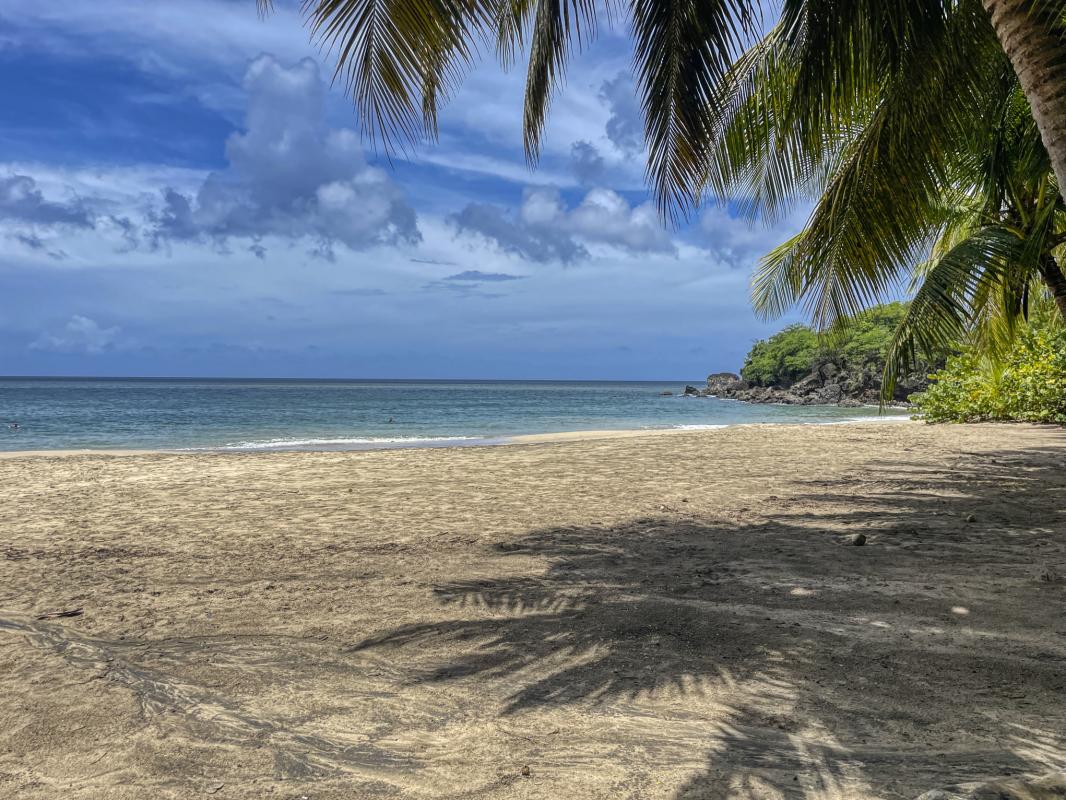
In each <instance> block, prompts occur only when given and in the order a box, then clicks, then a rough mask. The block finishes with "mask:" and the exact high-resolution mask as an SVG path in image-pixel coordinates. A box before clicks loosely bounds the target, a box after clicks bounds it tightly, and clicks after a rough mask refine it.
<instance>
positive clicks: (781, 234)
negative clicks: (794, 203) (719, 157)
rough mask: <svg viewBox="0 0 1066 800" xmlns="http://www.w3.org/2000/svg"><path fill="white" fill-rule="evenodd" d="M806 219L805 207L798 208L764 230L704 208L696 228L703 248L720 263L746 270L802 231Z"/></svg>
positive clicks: (712, 209) (718, 211)
mask: <svg viewBox="0 0 1066 800" xmlns="http://www.w3.org/2000/svg"><path fill="white" fill-rule="evenodd" d="M807 215H808V208H807V207H806V206H803V207H798V208H797V209H796V210H795V211H794V212H793V213H792V214H789V215H788V216H787V217H786V218H785V219H783V220H781V221H780V222H778V223H777V224H775V225H773V226H771V227H768V226H766V225H763V224H761V223H759V222H754V223H753V222H750V221H748V220H747V219H743V218H740V217H735V216H732V215H731V214H729V212H728V211H727V210H726V209H724V208H721V207H718V206H708V207H707V208H706V209H704V211H703V213H702V214H701V215H700V219H699V223H698V228H699V231H700V233H701V235H702V238H703V240H704V241H705V242H706V244H707V246H708V247H709V248H710V249H711V250H713V251H714V252H715V253H716V254H717V255H718V257H719V258H721V259H722V261H724V262H725V263H727V264H729V265H731V266H734V267H748V266H751V265H753V264H754V263H755V262H756V261H757V260H758V259H760V258H761V257H762V256H764V255H766V254H767V253H768V252H770V251H771V250H772V249H773V248H774V247H776V246H777V245H778V244H780V243H781V242H783V241H785V240H786V239H787V238H789V237H790V236H793V235H794V234H796V233H798V232H799V231H800V230H802V228H803V224H804V221H805V220H806V218H807Z"/></svg>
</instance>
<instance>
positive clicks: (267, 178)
mask: <svg viewBox="0 0 1066 800" xmlns="http://www.w3.org/2000/svg"><path fill="white" fill-rule="evenodd" d="M278 6H279V7H278V8H277V10H276V12H275V13H274V14H273V15H272V16H270V17H268V18H266V19H260V18H259V17H258V15H257V14H256V10H255V4H254V1H253V0H182V2H176V3H145V2H143V0H94V2H92V3H78V2H75V1H74V0H55V2H41V0H5V2H4V3H3V5H2V6H0V80H2V82H3V85H4V87H5V109H4V114H3V116H2V117H0V374H3V375H113V376H119V375H122V376H145V377H151V376H203V377H338V378H345V377H349V378H375V377H376V378H499V379H521V378H530V379H552V378H558V379H628V380H661V379H693V380H695V379H698V378H700V377H701V376H704V375H706V374H707V373H709V372H717V371H723V370H730V371H736V370H737V369H738V368H739V367H740V364H741V362H742V360H743V357H744V354H745V353H746V352H747V350H748V348H749V347H750V345H751V343H752V342H753V341H754V340H756V339H757V338H761V337H765V336H766V335H768V334H769V333H772V332H773V331H774V330H777V329H779V328H780V327H782V326H783V325H784V324H787V323H788V322H791V321H795V320H797V319H799V317H798V316H793V317H790V318H787V319H784V320H775V321H770V322H766V321H761V320H759V319H757V318H756V317H755V315H754V314H753V313H752V311H751V307H750V303H749V299H748V292H749V281H750V277H751V272H752V269H753V266H754V265H755V263H756V262H757V260H758V258H759V256H760V255H762V254H763V253H765V252H766V251H768V250H769V249H771V248H772V247H773V246H774V245H776V244H778V243H779V242H781V241H783V240H784V239H785V238H787V237H788V236H789V235H791V234H792V233H794V232H796V231H797V230H798V229H799V227H800V225H801V224H802V216H801V215H799V214H798V213H797V214H794V215H793V216H792V217H791V218H789V219H786V220H783V221H781V222H780V223H778V224H776V225H775V226H773V227H766V226H762V225H756V226H755V227H752V226H750V225H749V224H748V223H747V222H746V221H743V220H740V219H736V218H735V217H734V216H733V215H731V214H730V212H729V210H728V208H723V207H721V206H719V205H717V204H715V203H713V202H712V203H708V204H707V205H706V206H705V207H704V208H703V209H702V210H701V211H700V212H699V213H698V214H697V215H696V216H694V217H693V218H692V219H691V220H689V221H688V222H686V223H685V224H684V225H681V226H680V227H671V226H668V225H665V224H664V223H663V222H662V220H661V219H660V218H659V216H658V214H657V211H656V209H655V205H654V201H653V200H652V198H650V196H649V194H648V192H647V190H646V187H645V183H644V147H643V141H642V135H641V123H640V118H639V106H638V101H637V99H636V95H635V94H634V88H633V82H632V77H631V70H630V57H631V51H630V46H629V42H628V40H627V38H626V36H625V32H624V30H616V31H611V30H605V31H604V32H603V33H602V35H601V36H600V38H599V39H598V40H597V41H595V42H594V43H593V44H592V45H591V46H590V47H589V49H588V50H587V51H586V52H584V53H582V54H581V55H580V56H579V57H577V58H576V59H575V61H574V62H573V63H572V64H571V66H570V69H569V72H568V77H567V81H566V85H565V87H563V89H562V90H561V91H560V92H559V93H558V94H557V95H556V96H555V98H554V100H553V103H552V109H551V116H550V120H549V124H548V128H547V137H546V140H545V143H544V149H543V155H542V159H541V161H540V164H539V165H538V167H537V168H536V169H534V170H530V169H529V168H528V167H527V166H526V163H525V159H524V156H523V153H522V138H521V108H522V90H523V77H524V76H523V74H522V71H521V69H514V70H512V71H510V72H505V71H503V70H502V69H501V68H500V67H499V66H498V65H497V64H496V63H495V61H494V60H493V59H492V58H491V57H486V58H485V59H484V60H483V61H482V62H481V63H479V64H478V65H476V67H475V68H474V69H473V70H472V71H471V73H470V74H469V75H468V76H467V78H466V80H465V82H464V84H463V86H462V88H461V89H460V90H459V91H458V92H457V93H456V94H455V95H454V96H453V97H452V98H451V99H450V102H449V103H448V104H447V105H446V106H445V107H444V109H443V111H442V114H441V117H440V128H441V130H440V137H439V140H438V141H436V142H424V143H419V144H418V145H417V146H415V147H412V148H408V149H406V150H405V151H404V152H394V153H392V154H389V153H386V152H383V151H382V150H381V148H380V147H379V146H375V144H374V143H373V142H372V141H369V140H367V139H365V138H364V137H362V136H361V135H360V133H359V130H360V125H359V120H358V119H357V117H356V115H355V112H354V110H353V107H352V104H351V102H350V99H349V98H347V97H346V96H345V93H344V91H343V90H342V87H339V86H332V85H331V83H332V82H331V76H332V70H333V62H332V60H331V58H330V56H329V54H328V53H323V52H322V51H321V50H320V48H319V47H318V46H317V45H316V44H315V43H313V42H311V41H310V39H309V36H308V32H307V30H306V28H305V27H304V25H303V24H302V21H301V19H300V17H299V14H298V13H297V9H296V8H294V7H293V6H292V5H288V4H286V3H279V4H278Z"/></svg>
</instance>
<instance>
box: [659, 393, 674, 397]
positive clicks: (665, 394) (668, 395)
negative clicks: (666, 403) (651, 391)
mask: <svg viewBox="0 0 1066 800" xmlns="http://www.w3.org/2000/svg"><path fill="white" fill-rule="evenodd" d="M673 396H674V393H673V392H659V397H673Z"/></svg>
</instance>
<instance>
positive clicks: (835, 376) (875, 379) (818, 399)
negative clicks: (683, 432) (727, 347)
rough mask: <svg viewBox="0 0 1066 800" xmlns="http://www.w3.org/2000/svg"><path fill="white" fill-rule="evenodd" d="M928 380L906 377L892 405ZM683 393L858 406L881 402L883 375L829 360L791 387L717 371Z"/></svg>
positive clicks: (783, 402) (898, 387)
mask: <svg viewBox="0 0 1066 800" xmlns="http://www.w3.org/2000/svg"><path fill="white" fill-rule="evenodd" d="M926 383H927V381H926V378H925V376H924V375H921V374H914V375H908V376H906V378H905V379H903V380H901V381H899V383H898V384H897V386H896V392H895V396H894V398H893V400H894V402H893V403H892V405H900V406H905V405H907V402H906V400H907V397H908V396H909V395H910V394H911V393H912V392H917V391H921V390H922V389H923V388H925V386H926ZM684 393H685V395H686V396H690V397H691V396H697V395H698V396H700V397H719V398H723V399H727V400H743V401H745V402H748V403H782V404H785V405H803V406H813V405H836V406H844V407H857V406H863V405H876V404H877V403H879V402H880V399H881V375H880V374H879V373H875V372H872V371H870V370H857V371H853V372H849V371H847V370H842V369H840V368H839V367H837V366H836V365H835V364H832V363H826V364H822V365H820V366H819V367H818V368H817V369H816V370H815V371H814V372H812V373H811V374H810V375H807V376H806V377H804V378H802V379H801V380H798V381H796V382H795V383H793V384H791V385H790V386H757V385H753V384H751V383H750V382H748V381H746V380H744V379H743V378H741V377H740V376H739V375H736V374H735V373H732V372H715V373H713V374H711V375H708V376H707V388H705V389H697V388H696V387H694V386H686V387H685V392H684Z"/></svg>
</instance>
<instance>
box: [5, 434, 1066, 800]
mask: <svg viewBox="0 0 1066 800" xmlns="http://www.w3.org/2000/svg"><path fill="white" fill-rule="evenodd" d="M1064 465H1066V431H1064V430H1061V429H1056V428H1040V427H1029V426H995V425H985V426H956V427H943V426H941V427H931V426H925V425H921V424H877V423H874V424H854V425H835V426H772V427H771V426H752V427H735V428H729V429H724V430H710V431H685V432H680V433H673V434H670V435H658V436H656V435H645V436H610V437H591V438H589V437H584V438H570V437H563V439H562V440H557V441H542V440H540V441H529V442H522V443H517V444H512V445H509V446H504V447H484V448H456V449H436V450H417V451H416V450H397V451H379V452H349V453H292V452H289V453H258V454H249V453H202V454H165V453H139V454H129V455H127V456H126V457H123V458H112V457H109V456H104V455H98V454H68V455H38V456H33V457H29V456H26V457H23V456H14V457H6V458H4V459H0V486H2V487H3V489H2V493H3V502H2V503H0V530H2V531H3V534H2V537H0V797H4V798H8V797H12V798H79V799H80V798H117V799H123V798H189V797H199V796H213V797H219V798H264V797H278V798H293V800H298V799H300V798H307V799H308V800H321V799H325V798H364V797H365V798H370V797H373V798H382V797H404V798H408V797H409V798H486V799H488V798H545V799H546V798H580V799H584V798H612V799H614V798H737V799H738V800H756V799H757V798H758V799H760V800H761V799H762V798H767V799H772V798H808V799H811V800H813V799H819V800H821V799H823V798H824V799H828V798H842V799H844V798H846V799H847V800H863V798H914V797H917V796H918V795H920V794H922V793H923V792H926V791H928V790H932V789H937V788H943V787H948V786H952V785H956V784H962V783H968V782H976V781H986V780H992V779H1000V778H1008V777H1010V776H1030V775H1044V774H1047V773H1049V772H1052V771H1054V770H1063V769H1066V699H1064V698H1066V667H1064V664H1066V613H1064V609H1066V582H1064V580H1063V578H1062V577H1061V576H1063V575H1066V467H1064ZM860 533H861V534H863V535H864V536H865V537H866V543H865V545H863V546H855V545H854V544H853V543H852V537H853V536H854V535H856V534H860ZM61 612H74V615H72V616H57V614H58V613H61Z"/></svg>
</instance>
